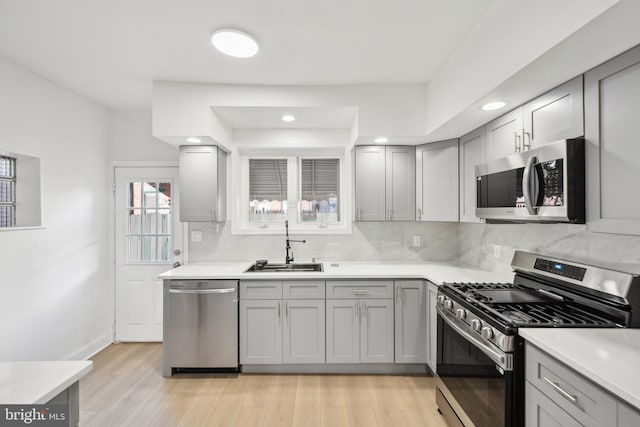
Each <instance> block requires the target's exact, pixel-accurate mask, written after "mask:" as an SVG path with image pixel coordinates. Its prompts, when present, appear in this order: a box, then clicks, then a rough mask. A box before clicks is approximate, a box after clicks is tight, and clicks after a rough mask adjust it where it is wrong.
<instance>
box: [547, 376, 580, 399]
mask: <svg viewBox="0 0 640 427" xmlns="http://www.w3.org/2000/svg"><path fill="white" fill-rule="evenodd" d="M542 379H543V380H545V381H546V382H547V383H549V385H550V386H551V387H553V389H554V390H555V391H557V392H558V393H560V395H561V396H562V397H564V398H565V399H567V400H568V401H570V402H571V403H573V404H574V405H575V404H577V403H578V398H577V397H576V396H573V395H571V394H569V393H567V392H566V391H564V390H563V389H562V387H560V386H559V385H558V384H556V383H554V382H553V381H551V380H550V379H549V378H547V377H542Z"/></svg>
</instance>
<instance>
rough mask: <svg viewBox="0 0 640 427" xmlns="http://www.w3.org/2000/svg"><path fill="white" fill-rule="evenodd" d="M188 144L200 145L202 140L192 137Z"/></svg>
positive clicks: (188, 139)
mask: <svg viewBox="0 0 640 427" xmlns="http://www.w3.org/2000/svg"><path fill="white" fill-rule="evenodd" d="M187 142H189V143H191V144H200V143H201V142H202V140H201V139H200V138H196V137H195V136H192V137H190V138H187Z"/></svg>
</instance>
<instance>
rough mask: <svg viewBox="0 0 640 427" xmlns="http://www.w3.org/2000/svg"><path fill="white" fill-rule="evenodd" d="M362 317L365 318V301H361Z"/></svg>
mask: <svg viewBox="0 0 640 427" xmlns="http://www.w3.org/2000/svg"><path fill="white" fill-rule="evenodd" d="M362 318H363V319H366V318H367V303H366V302H365V301H362Z"/></svg>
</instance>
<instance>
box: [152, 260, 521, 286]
mask: <svg viewBox="0 0 640 427" xmlns="http://www.w3.org/2000/svg"><path fill="white" fill-rule="evenodd" d="M251 264H252V262H221V263H206V264H186V265H183V266H180V267H178V268H174V269H172V270H169V271H167V272H165V273H162V274H160V275H159V276H158V277H159V278H161V279H261V280H264V279H277V280H282V279H314V278H317V279H320V280H329V279H351V278H353V279H426V280H429V281H431V282H433V283H435V284H437V285H440V284H442V283H443V282H511V281H512V280H513V273H510V272H507V273H495V272H489V271H483V270H477V269H474V268H470V267H468V266H459V265H454V264H443V263H424V264H402V263H359V262H328V261H327V262H323V267H324V271H322V272H296V273H291V272H284V273H278V272H271V273H245V270H247V269H248V268H249V266H250V265H251Z"/></svg>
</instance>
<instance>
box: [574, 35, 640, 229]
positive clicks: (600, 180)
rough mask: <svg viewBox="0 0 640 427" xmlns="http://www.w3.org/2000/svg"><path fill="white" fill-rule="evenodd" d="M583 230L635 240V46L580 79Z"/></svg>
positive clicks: (639, 157)
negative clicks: (584, 167)
mask: <svg viewBox="0 0 640 427" xmlns="http://www.w3.org/2000/svg"><path fill="white" fill-rule="evenodd" d="M584 85H585V139H586V141H587V153H586V154H587V174H586V175H587V194H588V195H589V197H588V198H587V225H588V227H589V230H590V231H596V232H604V233H616V234H632V235H640V198H639V197H636V196H635V194H634V191H633V190H632V188H633V187H634V184H635V183H637V182H640V144H638V143H637V139H638V136H637V135H638V117H640V47H636V48H634V49H631V50H629V51H627V52H625V53H623V54H622V55H620V56H617V57H615V58H613V59H612V60H610V61H608V62H605V63H604V64H602V65H600V66H598V67H596V68H594V69H593V70H591V71H589V72H588V73H586V74H585V82H584Z"/></svg>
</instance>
